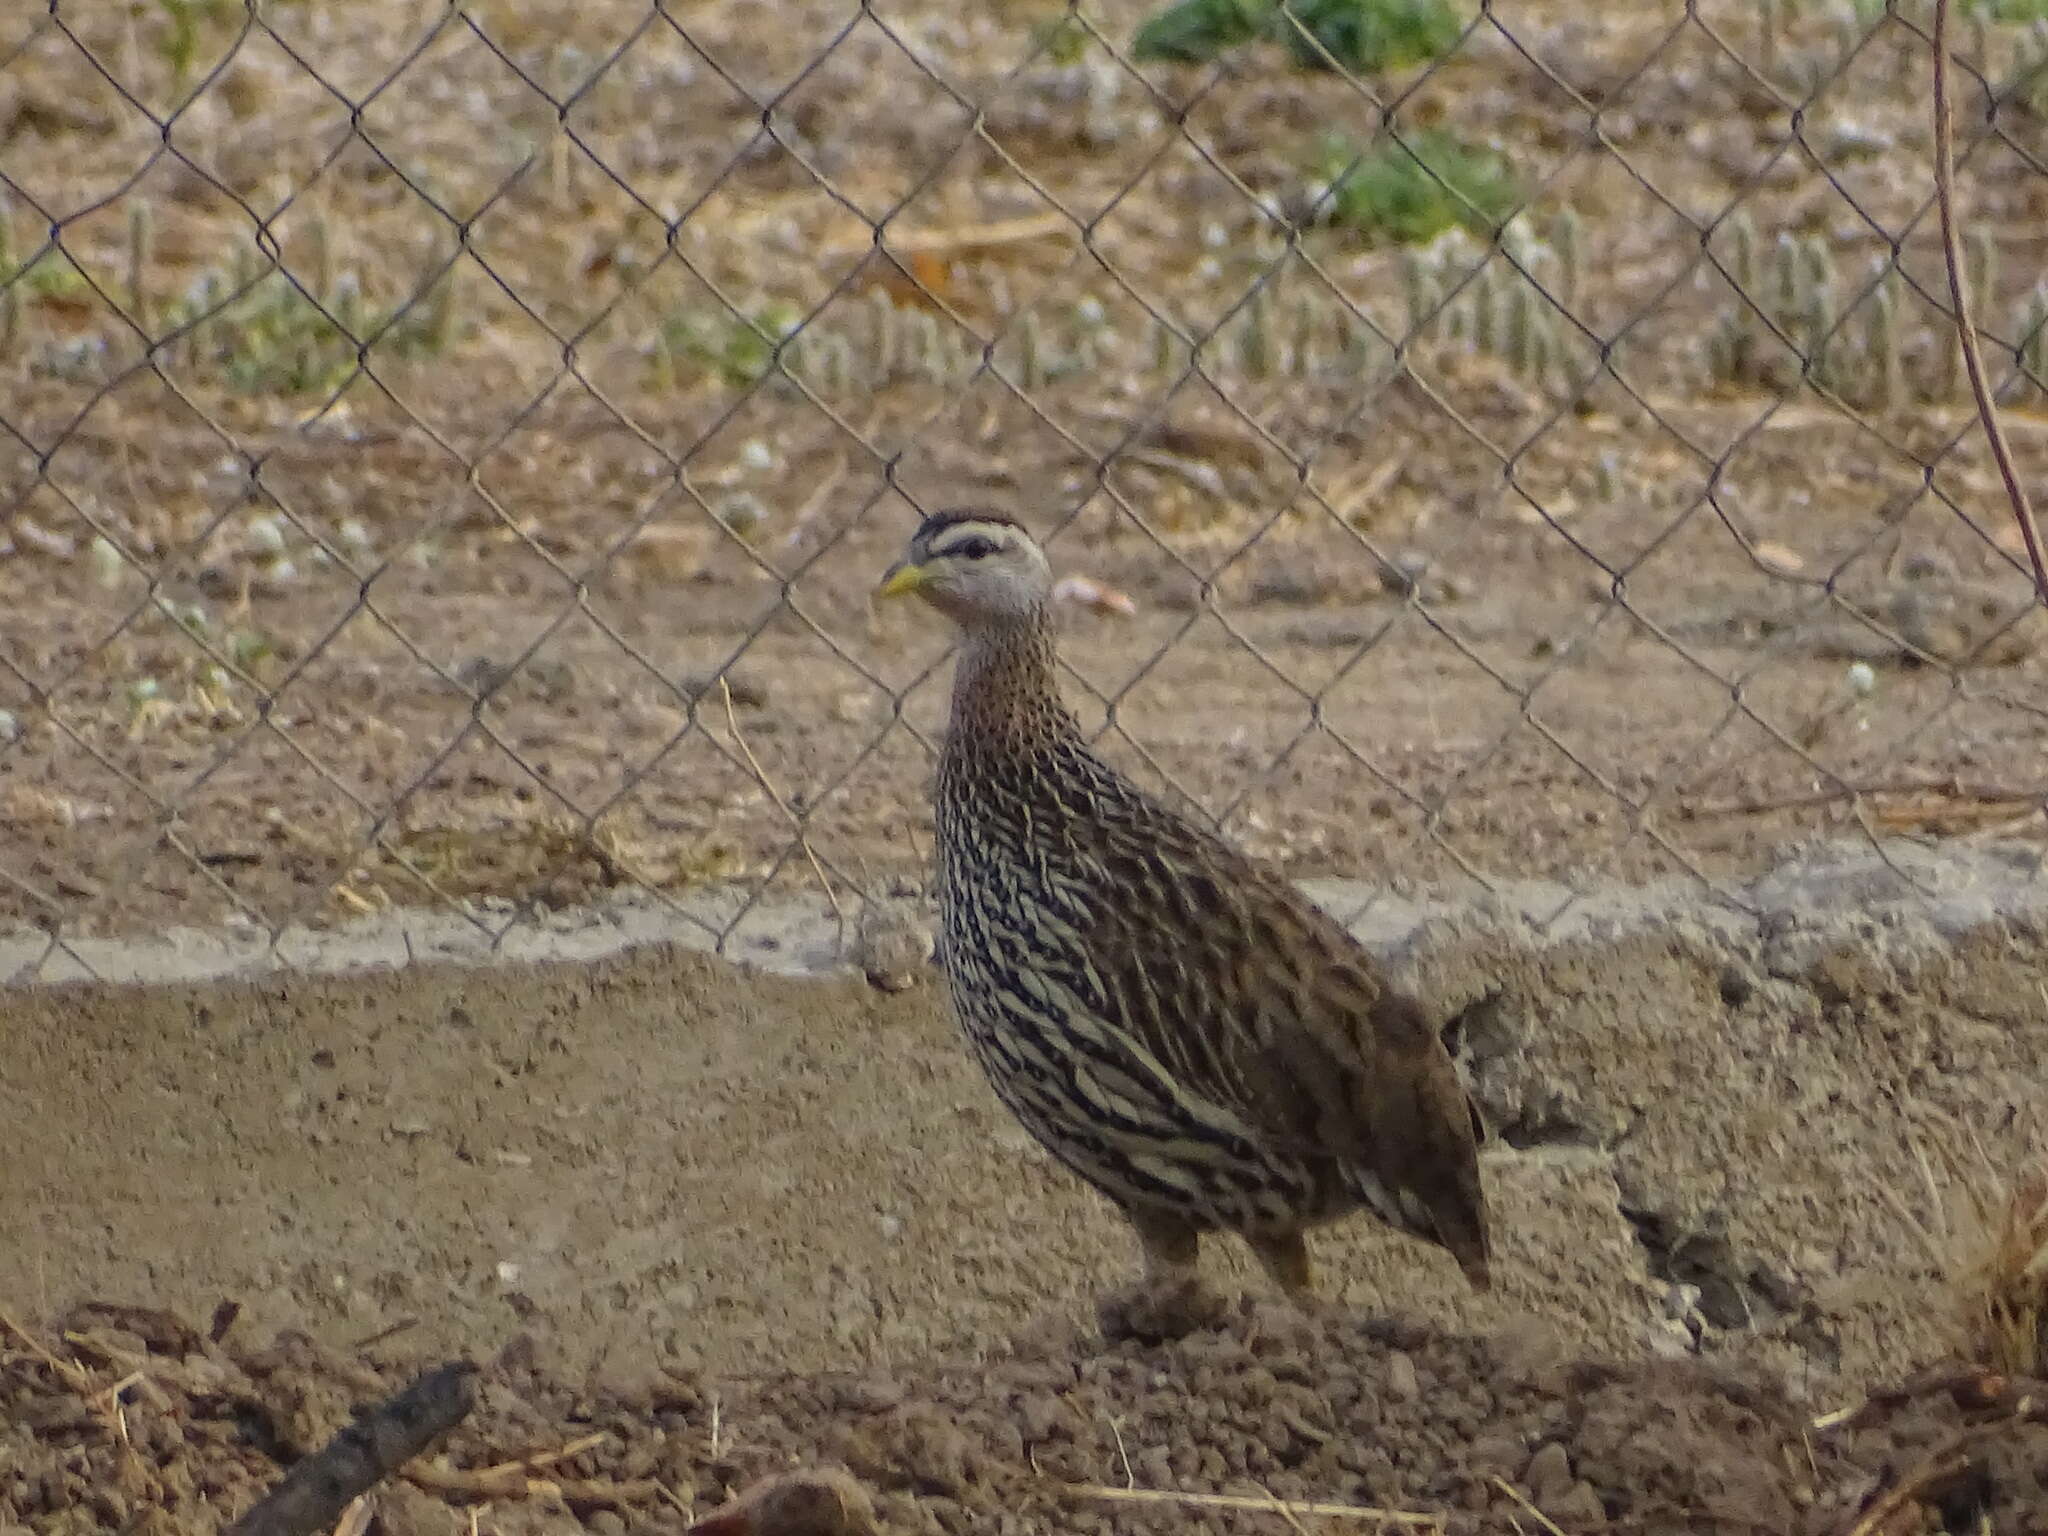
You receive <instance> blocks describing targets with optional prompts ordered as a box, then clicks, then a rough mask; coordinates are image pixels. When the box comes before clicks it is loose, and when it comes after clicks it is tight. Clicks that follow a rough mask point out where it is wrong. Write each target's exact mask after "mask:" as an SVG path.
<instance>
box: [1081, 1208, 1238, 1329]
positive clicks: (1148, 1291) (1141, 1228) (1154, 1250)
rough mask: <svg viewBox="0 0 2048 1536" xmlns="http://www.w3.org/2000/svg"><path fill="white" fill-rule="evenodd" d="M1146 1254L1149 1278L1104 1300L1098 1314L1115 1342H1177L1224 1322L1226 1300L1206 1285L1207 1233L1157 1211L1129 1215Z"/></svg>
mask: <svg viewBox="0 0 2048 1536" xmlns="http://www.w3.org/2000/svg"><path fill="white" fill-rule="evenodd" d="M1124 1214H1125V1215H1126V1216H1127V1217H1128V1218H1129V1219H1130V1223H1131V1226H1132V1227H1133V1228H1134V1229H1135V1230H1136V1231H1137V1234H1138V1245H1139V1247H1140V1248H1141V1249H1142V1250H1143V1253H1144V1259H1145V1275H1144V1278H1143V1279H1141V1280H1140V1281H1139V1282H1138V1283H1137V1284H1136V1285H1133V1286H1129V1287H1127V1288H1125V1289H1124V1290H1121V1291H1117V1292H1115V1293H1114V1294H1112V1295H1110V1296H1107V1297H1105V1298H1104V1299H1103V1302H1102V1304H1101V1306H1100V1307H1099V1308H1098V1309H1097V1312H1098V1318H1099V1320H1100V1322H1101V1325H1102V1331H1103V1334H1104V1335H1105V1336H1106V1337H1108V1338H1111V1339H1132V1338H1135V1339H1144V1340H1159V1339H1177V1338H1180V1337H1181V1336H1182V1335H1184V1334H1189V1333H1193V1332H1195V1331H1197V1330H1198V1329H1202V1328H1214V1327H1216V1326H1217V1325H1218V1324H1220V1323H1221V1322H1222V1321H1223V1317H1224V1312H1225V1310H1226V1309H1225V1306H1224V1303H1223V1300H1222V1298H1221V1297H1219V1296H1218V1295H1216V1293H1215V1292H1214V1291H1212V1290H1210V1289H1209V1288H1208V1287H1207V1286H1206V1285H1204V1284H1203V1283H1202V1275H1201V1257H1202V1232H1201V1229H1200V1228H1199V1227H1197V1226H1196V1225H1195V1224H1194V1223H1193V1222H1190V1221H1187V1220H1185V1219H1184V1218H1182V1217H1179V1216H1175V1215H1171V1214H1169V1213H1167V1212H1164V1211H1156V1210H1126V1211H1125V1213H1124Z"/></svg>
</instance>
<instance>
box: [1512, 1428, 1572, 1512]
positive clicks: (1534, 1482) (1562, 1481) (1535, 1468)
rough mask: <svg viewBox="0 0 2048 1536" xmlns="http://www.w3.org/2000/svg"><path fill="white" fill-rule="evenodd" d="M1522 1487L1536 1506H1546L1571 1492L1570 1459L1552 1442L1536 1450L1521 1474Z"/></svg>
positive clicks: (1558, 1445) (1560, 1447)
mask: <svg viewBox="0 0 2048 1536" xmlns="http://www.w3.org/2000/svg"><path fill="white" fill-rule="evenodd" d="M1522 1486H1523V1487H1525V1488H1527V1489H1528V1490H1529V1497H1530V1498H1532V1499H1534V1500H1535V1501H1536V1502H1537V1503H1538V1504H1541V1505H1546V1506H1547V1505H1548V1504H1550V1503H1551V1502H1552V1501H1553V1500H1556V1499H1559V1498H1562V1497H1563V1496H1564V1495H1565V1494H1567V1493H1569V1492H1570V1491H1571V1486H1572V1459H1571V1457H1570V1456H1569V1455H1568V1454H1566V1452H1565V1448H1564V1447H1563V1446H1562V1445H1560V1444H1559V1443H1558V1442H1557V1441H1555V1440H1552V1441H1549V1442H1547V1443H1545V1444H1543V1445H1540V1446H1538V1447H1537V1448H1536V1454H1535V1455H1533V1456H1531V1457H1530V1458H1529V1465H1528V1466H1527V1467H1526V1468H1524V1469H1523V1472H1522Z"/></svg>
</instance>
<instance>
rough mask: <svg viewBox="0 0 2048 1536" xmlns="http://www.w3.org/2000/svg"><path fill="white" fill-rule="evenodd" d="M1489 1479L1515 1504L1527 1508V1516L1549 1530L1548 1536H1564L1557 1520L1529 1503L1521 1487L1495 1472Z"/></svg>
mask: <svg viewBox="0 0 2048 1536" xmlns="http://www.w3.org/2000/svg"><path fill="white" fill-rule="evenodd" d="M1490 1481H1491V1482H1492V1484H1493V1486H1494V1487H1496V1488H1498V1489H1499V1490H1500V1491H1501V1492H1502V1493H1504V1494H1506V1495H1507V1496H1508V1497H1509V1498H1511V1499H1513V1500H1514V1501H1515V1502H1516V1503H1517V1504H1519V1505H1521V1506H1522V1508H1523V1509H1525V1510H1527V1511H1528V1512H1529V1518H1530V1519H1532V1520H1534V1521H1535V1522H1536V1523H1537V1524H1538V1525H1540V1526H1542V1527H1543V1529H1544V1530H1546V1531H1548V1532H1550V1536H1564V1532H1563V1531H1561V1530H1559V1529H1558V1528H1557V1522H1556V1521H1555V1520H1553V1519H1551V1518H1550V1516H1548V1515H1546V1514H1545V1513H1543V1511H1542V1510H1540V1509H1538V1508H1537V1507H1536V1506H1535V1505H1534V1504H1532V1503H1530V1502H1529V1499H1528V1497H1527V1496H1526V1495H1525V1494H1524V1493H1523V1492H1522V1490H1521V1489H1519V1488H1517V1487H1516V1486H1515V1485H1514V1484H1513V1483H1511V1482H1509V1481H1508V1480H1507V1479H1506V1478H1504V1477H1501V1476H1500V1475H1499V1474H1495V1475H1494V1476H1493V1477H1492V1478H1491V1479H1490Z"/></svg>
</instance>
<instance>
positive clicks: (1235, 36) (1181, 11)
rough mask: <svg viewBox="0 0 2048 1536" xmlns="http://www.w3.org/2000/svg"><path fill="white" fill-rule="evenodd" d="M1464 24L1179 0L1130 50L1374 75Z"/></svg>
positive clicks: (1391, 13) (1415, 1)
mask: <svg viewBox="0 0 2048 1536" xmlns="http://www.w3.org/2000/svg"><path fill="white" fill-rule="evenodd" d="M2043 3H2048V0H2043ZM1464 30H1465V19H1464V17H1463V16H1462V15H1461V14H1460V12H1459V9H1458V8H1457V7H1456V6H1454V5H1453V4H1452V3H1451V0H1177V3H1176V4H1173V5H1169V6H1168V7H1166V9H1165V10H1163V11H1160V12H1159V13H1158V14H1157V15H1155V16H1153V17H1152V18H1151V19H1150V20H1148V21H1147V22H1146V23H1145V24H1144V25H1143V26H1141V27H1140V28H1138V31H1137V35H1136V36H1135V37H1134V38H1133V39H1132V42H1131V51H1132V53H1133V54H1134V55H1135V56H1136V57H1138V58H1140V59H1166V60H1171V61H1173V62H1175V63H1182V64H1200V63H1206V62H1208V61H1209V60H1211V59H1216V58H1220V57H1222V56H1223V55H1224V54H1226V53H1229V52H1231V51H1232V50H1234V49H1237V48H1241V47H1243V46H1244V45H1245V44H1247V43H1251V42H1257V41H1260V40H1265V41H1269V42H1276V43H1279V44H1281V45H1282V46H1284V47H1285V48H1286V49H1287V51H1288V53H1289V55H1290V56H1291V57H1292V58H1293V60H1294V62H1295V63H1296V64H1298V65H1300V66H1301V67H1302V68H1304V69H1329V68H1332V67H1335V68H1339V69H1344V70H1349V71H1351V72H1352V73H1354V74H1373V73H1376V72H1377V71H1380V70H1384V69H1399V68H1401V67H1402V66H1404V65H1408V64H1419V63H1423V62H1425V61H1426V60H1429V59H1436V58H1441V57H1442V56H1443V55H1444V54H1446V53H1448V52H1449V51H1450V50H1451V49H1452V48H1453V47H1454V46H1456V44H1457V41H1458V38H1459V37H1460V35H1462V33H1463V32H1464Z"/></svg>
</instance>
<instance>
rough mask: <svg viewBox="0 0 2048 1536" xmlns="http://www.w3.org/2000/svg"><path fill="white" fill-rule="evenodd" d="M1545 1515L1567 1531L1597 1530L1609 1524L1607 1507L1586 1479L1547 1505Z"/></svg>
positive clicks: (1544, 1508)
mask: <svg viewBox="0 0 2048 1536" xmlns="http://www.w3.org/2000/svg"><path fill="white" fill-rule="evenodd" d="M1543 1513H1544V1514H1546V1515H1548V1516H1549V1517H1550V1519H1551V1522H1552V1523H1553V1524H1555V1525H1557V1526H1558V1527H1560V1528H1561V1529H1563V1530H1567V1531H1576V1530H1597V1529H1598V1528H1599V1527H1600V1526H1601V1525H1604V1524H1606V1522H1607V1506H1606V1505H1605V1504H1603V1503H1601V1502H1600V1495H1599V1494H1598V1493H1596V1492H1595V1491H1594V1489H1593V1485H1592V1484H1591V1483H1589V1482H1587V1481H1586V1480H1585V1479H1584V1478H1581V1479H1580V1480H1579V1481H1578V1482H1576V1483H1574V1484H1572V1486H1571V1487H1570V1488H1569V1489H1568V1490H1566V1491H1565V1492H1564V1493H1561V1494H1559V1495H1558V1496H1557V1497H1556V1498H1555V1499H1553V1500H1552V1501H1551V1502H1550V1503H1548V1504H1546V1505H1545V1506H1544V1507H1543Z"/></svg>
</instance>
